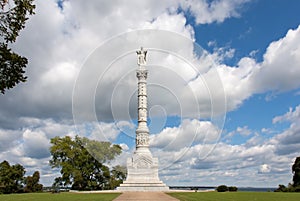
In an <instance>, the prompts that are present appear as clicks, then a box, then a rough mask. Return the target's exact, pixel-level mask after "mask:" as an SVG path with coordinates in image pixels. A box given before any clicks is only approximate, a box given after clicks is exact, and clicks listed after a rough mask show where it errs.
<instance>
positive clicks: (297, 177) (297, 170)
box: [292, 157, 300, 187]
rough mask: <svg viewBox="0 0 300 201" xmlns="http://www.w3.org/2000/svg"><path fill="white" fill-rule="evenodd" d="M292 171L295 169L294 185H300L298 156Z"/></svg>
mask: <svg viewBox="0 0 300 201" xmlns="http://www.w3.org/2000/svg"><path fill="white" fill-rule="evenodd" d="M292 171H293V174H294V176H293V186H294V187H296V186H300V157H297V158H296V160H295V162H294V164H293V166H292Z"/></svg>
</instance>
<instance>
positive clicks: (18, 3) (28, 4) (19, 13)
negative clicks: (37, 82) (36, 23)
mask: <svg viewBox="0 0 300 201" xmlns="http://www.w3.org/2000/svg"><path fill="white" fill-rule="evenodd" d="M12 1H13V2H12V3H10V1H9V0H0V2H1V9H0V34H1V38H0V92H1V93H3V94H4V93H5V90H7V89H10V88H13V87H14V86H15V85H16V84H18V83H20V82H25V81H26V79H27V77H26V76H25V75H24V73H25V71H24V68H25V67H26V65H27V63H28V60H27V58H25V57H23V56H20V55H18V54H17V53H15V52H13V51H12V50H11V49H10V48H9V44H11V43H14V42H15V41H16V39H17V37H18V36H19V33H20V31H21V30H22V29H24V27H25V23H26V21H27V20H28V16H29V15H33V14H34V9H35V5H34V4H33V1H34V0H12Z"/></svg>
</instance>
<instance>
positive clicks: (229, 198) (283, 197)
mask: <svg viewBox="0 0 300 201" xmlns="http://www.w3.org/2000/svg"><path fill="white" fill-rule="evenodd" d="M168 194H169V195H171V196H173V197H175V198H177V199H179V200H181V201H198V200H201V201H299V200H300V193H274V192H226V193H218V192H198V193H196V192H192V193H168Z"/></svg>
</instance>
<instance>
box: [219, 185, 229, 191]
mask: <svg viewBox="0 0 300 201" xmlns="http://www.w3.org/2000/svg"><path fill="white" fill-rule="evenodd" d="M216 190H217V191H218V192H226V191H228V187H227V186H226V185H220V186H218V187H217V189H216Z"/></svg>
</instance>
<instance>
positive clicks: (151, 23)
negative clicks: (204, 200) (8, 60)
mask: <svg viewBox="0 0 300 201" xmlns="http://www.w3.org/2000/svg"><path fill="white" fill-rule="evenodd" d="M35 3H36V14H35V15H34V16H31V17H30V20H29V21H28V22H27V24H26V28H25V29H24V30H23V31H22V32H21V35H20V37H19V38H18V40H17V42H16V43H15V44H14V45H12V49H14V50H15V51H16V52H18V53H19V54H21V55H24V56H26V57H27V58H28V59H29V64H28V67H27V69H26V75H27V76H28V81H27V82H26V83H22V84H19V85H18V86H17V87H16V88H14V89H12V90H9V91H7V92H6V94H5V95H1V96H0V103H1V106H0V161H3V160H8V161H9V162H10V163H12V164H15V163H20V164H22V165H23V166H24V167H25V168H26V170H27V173H28V174H32V173H33V171H35V170H39V171H40V173H41V182H42V183H43V184H44V185H46V186H47V185H51V184H52V182H53V179H54V178H55V177H57V176H58V175H59V174H58V171H57V170H52V169H51V168H50V166H49V165H48V161H49V159H50V154H49V146H50V143H49V141H50V139H51V138H53V137H55V136H62V137H63V136H66V135H69V136H75V135H80V136H86V137H89V138H90V139H97V140H109V141H111V142H113V143H117V144H120V145H121V146H122V147H123V154H122V155H121V156H120V157H119V158H118V159H117V160H116V161H114V162H113V163H114V164H124V165H125V161H126V158H127V157H130V155H131V154H132V152H133V151H134V148H135V147H134V135H135V127H136V122H137V120H136V118H137V114H136V113H137V112H136V110H137V109H136V105H137V98H136V89H137V83H136V82H137V80H136V77H135V70H136V67H137V64H136V62H137V61H136V60H137V58H136V54H135V51H136V50H137V49H139V48H140V47H141V46H143V47H144V48H145V49H147V50H148V54H147V64H148V66H147V68H148V70H149V75H148V108H149V128H150V131H151V137H150V142H151V150H152V153H153V155H154V156H155V157H159V163H160V170H159V172H160V178H161V179H162V180H163V181H164V182H165V183H167V184H168V185H201V186H206V185H220V184H226V185H236V186H256V187H276V186H277V185H278V184H285V185H286V184H288V183H289V182H291V179H292V173H291V165H292V164H293V162H294V160H295V158H296V157H297V156H300V153H299V152H300V149H299V148H300V133H299V132H300V102H299V100H300V66H299V64H300V26H299V25H300V15H299V11H298V8H299V7H300V2H299V1H297V0H287V1H282V0H210V1H208V0H164V1H159V2H158V1H150V0H149V1H138V0H136V1H134V0H132V1H125V0H124V1H122V0H118V1H104V0H103V1H100V0H90V1H88V3H87V2H86V1H79V0H72V1H70V0H69V1H68V0H65V1H63V0H36V2H35Z"/></svg>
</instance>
